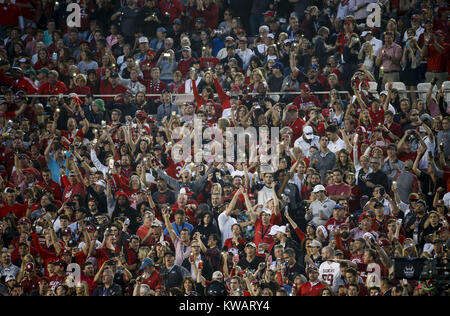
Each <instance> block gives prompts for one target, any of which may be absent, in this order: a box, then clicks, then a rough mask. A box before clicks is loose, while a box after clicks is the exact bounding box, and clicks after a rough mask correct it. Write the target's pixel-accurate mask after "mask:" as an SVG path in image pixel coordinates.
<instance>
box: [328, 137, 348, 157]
mask: <svg viewBox="0 0 450 316" xmlns="http://www.w3.org/2000/svg"><path fill="white" fill-rule="evenodd" d="M341 149H345V142H344V141H343V140H342V139H340V138H339V137H338V139H337V140H336V141H335V142H333V141H331V140H330V142H329V143H328V150H329V151H331V152H332V153H333V154H336V153H337V152H338V151H339V150H341Z"/></svg>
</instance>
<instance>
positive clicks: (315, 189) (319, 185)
mask: <svg viewBox="0 0 450 316" xmlns="http://www.w3.org/2000/svg"><path fill="white" fill-rule="evenodd" d="M320 191H326V190H325V187H324V186H323V185H321V184H318V185H316V186H315V187H314V190H313V193H317V192H320Z"/></svg>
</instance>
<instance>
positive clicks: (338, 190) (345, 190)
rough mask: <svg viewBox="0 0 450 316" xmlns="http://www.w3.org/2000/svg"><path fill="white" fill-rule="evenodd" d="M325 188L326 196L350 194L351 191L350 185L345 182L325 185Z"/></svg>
mask: <svg viewBox="0 0 450 316" xmlns="http://www.w3.org/2000/svg"><path fill="white" fill-rule="evenodd" d="M326 190H327V195H328V196H333V195H347V196H350V194H351V193H352V189H351V187H350V186H349V185H348V184H346V183H344V182H343V183H341V184H332V185H329V186H327V188H326Z"/></svg>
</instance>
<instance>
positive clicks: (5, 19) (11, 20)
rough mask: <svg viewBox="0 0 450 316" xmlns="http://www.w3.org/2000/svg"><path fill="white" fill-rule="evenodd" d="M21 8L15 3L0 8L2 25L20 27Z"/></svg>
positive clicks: (0, 23) (2, 5)
mask: <svg viewBox="0 0 450 316" xmlns="http://www.w3.org/2000/svg"><path fill="white" fill-rule="evenodd" d="M19 16H21V13H20V8H19V7H18V6H17V5H15V4H13V3H3V4H1V6H0V25H4V26H9V25H14V26H17V25H19Z"/></svg>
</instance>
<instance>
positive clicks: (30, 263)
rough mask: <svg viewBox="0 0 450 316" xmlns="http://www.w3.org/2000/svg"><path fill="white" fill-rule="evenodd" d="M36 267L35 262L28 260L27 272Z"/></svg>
mask: <svg viewBox="0 0 450 316" xmlns="http://www.w3.org/2000/svg"><path fill="white" fill-rule="evenodd" d="M34 268H35V266H34V263H33V262H28V263H27V264H26V265H25V271H27V272H33V271H34Z"/></svg>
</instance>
